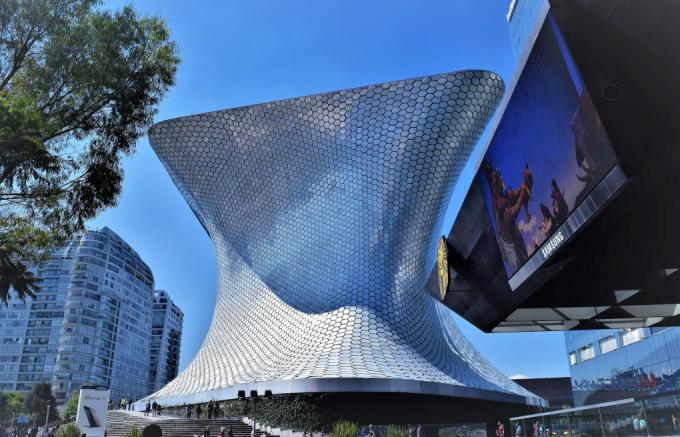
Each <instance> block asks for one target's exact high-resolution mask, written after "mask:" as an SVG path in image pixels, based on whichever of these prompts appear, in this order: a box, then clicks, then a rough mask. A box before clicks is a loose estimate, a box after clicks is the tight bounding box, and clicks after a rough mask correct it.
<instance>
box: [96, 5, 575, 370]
mask: <svg viewBox="0 0 680 437" xmlns="http://www.w3.org/2000/svg"><path fill="white" fill-rule="evenodd" d="M126 3H128V2H123V1H117V0H116V1H107V2H106V3H105V4H106V7H112V8H119V7H121V6H122V5H124V4H126ZM508 3H509V2H506V1H504V0H486V1H479V0H456V1H451V0H448V1H447V0H441V1H434V0H418V1H399V0H390V1H370V2H367V1H354V0H351V1H348V0H342V1H339V0H338V1H336V0H329V1H318V0H316V1H308V0H295V1H271V0H248V1H237V0H233V1H231V0H230V1H219V2H218V1H210V2H208V1H191V2H189V1H163V2H159V1H154V0H143V1H133V2H132V4H133V6H134V7H135V9H136V10H138V11H139V12H141V13H147V14H157V15H160V16H161V17H163V18H164V19H165V20H166V21H167V22H168V25H169V27H170V29H171V32H172V38H173V39H175V40H176V42H177V44H178V46H179V55H180V57H181V59H182V63H181V65H180V66H179V70H178V74H177V85H176V86H175V87H174V88H173V89H172V90H171V91H170V92H169V94H168V96H167V97H166V99H165V100H164V101H163V103H162V104H161V106H160V112H159V114H158V115H157V117H156V120H157V121H160V120H165V119H168V118H172V117H177V116H182V115H188V114H192V113H197V112H205V111H210V110H215V109H224V108H230V107H237V106H242V105H246V104H253V103H260V102H265V101H270V100H276V99H282V98H289V97H294V96H301V95H306V94H314V93H319V92H324V91H331V90H337V89H343V88H349V87H355V86H360V85H367V84H371V83H379V82H385V81H390V80H396V79H405V78H411V77H417V76H423V75H430V74H437V73H444V72H449V71H455V70H460V69H466V68H476V69H487V70H492V71H495V72H496V73H499V74H500V75H501V76H503V77H504V78H505V79H506V81H508V80H509V79H510V77H511V75H512V71H513V68H514V59H513V55H512V50H511V48H510V43H509V34H508V30H507V22H506V20H505V14H506V12H507V7H508ZM124 169H125V182H124V184H123V193H122V195H121V196H120V198H119V200H118V204H117V206H116V207H113V208H110V209H108V210H106V211H105V212H103V213H102V214H101V215H100V216H99V217H98V218H97V219H96V220H93V221H92V222H90V223H89V226H90V227H93V228H96V227H100V226H109V227H110V228H111V229H113V230H114V231H115V232H117V233H118V234H119V235H120V236H121V237H123V238H124V239H125V240H126V241H127V242H128V243H129V244H130V245H132V246H133V247H134V248H135V249H136V250H137V252H138V253H139V254H140V255H141V256H142V258H143V259H144V260H145V261H146V262H147V263H148V264H149V266H150V267H151V269H152V270H153V272H154V276H155V279H156V288H159V289H165V290H167V291H168V292H169V293H170V295H171V296H172V298H173V299H174V300H175V301H176V302H177V304H178V305H179V306H180V307H181V308H182V309H183V311H184V314H185V316H184V335H183V339H182V354H181V360H180V366H181V368H184V367H186V365H187V364H188V363H189V361H190V360H191V358H192V357H193V356H194V354H195V352H196V351H197V350H198V348H199V347H200V344H201V342H202V341H203V337H204V335H205V333H206V332H207V329H208V326H209V324H210V320H211V317H212V309H213V305H214V300H215V289H216V284H215V257H214V253H213V249H212V245H211V242H210V240H209V238H208V237H207V235H206V234H205V232H204V231H203V229H202V227H201V225H200V224H199V223H198V221H197V220H196V219H195V217H194V216H193V213H192V212H191V211H190V209H189V207H188V206H187V205H186V203H185V201H184V200H183V198H182V197H181V196H180V194H179V192H178V191H177V189H176V188H175V186H174V185H173V183H172V181H171V180H170V177H169V176H168V175H167V173H166V172H165V170H164V169H163V167H162V165H161V163H160V162H159V161H158V159H157V158H156V156H155V154H154V153H153V151H152V150H151V148H150V147H149V143H148V141H147V139H146V138H144V139H142V140H140V141H139V143H138V145H137V152H136V154H135V155H134V156H133V157H131V158H129V159H127V160H126V161H125V163H124ZM471 178H472V170H470V169H468V171H467V172H466V175H465V177H464V178H463V179H464V180H467V181H468V182H469V180H470V179H471ZM464 194H465V190H460V189H457V190H456V194H455V196H454V199H453V200H452V207H451V208H450V209H451V211H453V210H455V207H456V205H457V204H458V203H459V202H460V200H461V196H462V195H464ZM451 214H452V213H450V214H449V216H450V217H449V219H451V218H452V217H453V216H452V215H451ZM455 318H456V320H457V321H458V323H459V324H460V326H461V328H462V330H463V332H464V333H465V334H466V335H467V336H468V337H469V338H470V339H471V340H472V342H473V343H474V344H475V345H476V346H477V347H478V348H479V350H480V351H481V352H482V353H483V354H484V355H485V356H487V357H488V358H489V359H490V360H491V361H492V362H493V363H494V364H495V365H496V366H497V367H498V368H499V369H501V370H502V371H503V372H505V373H506V374H508V375H510V376H512V375H517V374H522V375H527V376H531V377H539V376H564V375H567V374H568V367H567V362H566V353H565V347H564V340H563V336H562V334H561V333H529V334H484V333H482V332H480V331H479V330H477V329H476V328H474V327H472V326H471V325H469V324H468V323H466V322H465V321H463V320H462V319H461V318H460V317H458V316H455Z"/></svg>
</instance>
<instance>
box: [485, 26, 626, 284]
mask: <svg viewBox="0 0 680 437" xmlns="http://www.w3.org/2000/svg"><path fill="white" fill-rule="evenodd" d="M616 163H617V160H616V157H615V155H614V152H613V150H612V147H611V145H610V143H609V140H608V138H607V135H606V133H605V130H604V128H603V126H602V122H601V120H600V118H599V116H598V115H597V112H596V110H595V108H594V106H593V102H592V100H591V98H590V96H589V94H588V92H587V91H586V89H585V87H584V86H583V83H582V81H581V78H580V76H579V74H578V71H577V69H576V67H575V65H574V63H573V61H572V59H571V57H570V55H569V53H568V49H567V47H566V45H565V43H564V41H563V40H562V38H561V35H560V34H559V30H558V29H557V26H556V25H555V24H554V22H553V20H552V18H551V16H550V15H549V14H548V17H547V19H546V21H545V22H544V24H543V27H542V29H541V31H540V33H539V35H538V37H537V39H536V42H535V44H534V47H533V49H532V51H531V54H530V56H529V58H528V60H527V63H526V65H525V67H524V70H523V72H522V75H521V77H520V79H519V81H518V82H517V86H516V87H515V90H514V92H513V94H512V97H511V98H510V101H509V103H508V106H507V108H506V110H505V112H504V114H503V117H502V119H501V121H500V123H499V125H498V128H497V130H496V132H495V134H494V137H493V139H492V141H491V144H490V145H489V149H488V151H487V153H486V155H485V158H484V161H483V162H482V166H481V168H480V170H479V173H478V178H479V182H480V185H481V187H482V192H483V195H484V199H485V202H486V204H487V208H488V210H489V213H490V215H491V220H492V223H493V228H494V232H495V234H496V239H497V241H498V245H499V248H500V252H501V257H502V258H503V263H504V265H505V269H506V273H507V275H508V277H509V278H511V281H510V282H511V286H512V285H513V281H512V277H513V276H515V275H516V274H517V273H518V271H520V270H521V269H522V268H523V266H525V264H527V263H528V262H529V261H530V260H531V259H532V257H538V258H540V259H539V260H537V261H536V262H534V263H533V264H534V267H535V265H537V263H538V262H539V261H540V262H542V261H544V260H545V259H547V257H548V256H549V255H550V254H551V253H552V252H553V251H554V250H555V249H556V248H557V247H558V246H560V245H561V244H563V243H564V241H566V239H567V238H568V237H569V236H571V235H572V234H573V231H575V230H576V229H575V228H577V227H578V226H580V225H582V224H583V222H584V220H581V221H579V222H578V223H576V225H574V224H572V226H569V227H568V229H564V230H563V229H562V228H563V226H562V225H563V224H565V222H567V221H568V219H569V217H570V216H571V215H572V214H573V213H574V211H575V210H576V209H577V208H578V207H579V206H580V205H581V204H582V203H584V200H586V199H588V198H589V196H591V194H592V193H593V190H595V189H596V187H597V186H598V185H600V184H601V183H602V182H603V179H605V178H606V177H608V175H609V174H610V173H611V172H612V170H613V169H614V168H615V167H616V168H617V169H618V166H616ZM619 170H620V169H619ZM620 176H621V177H619V178H618V179H617V183H616V184H615V185H616V186H615V189H618V188H619V187H620V186H621V185H622V182H621V181H622V180H624V179H625V178H624V177H623V176H622V173H621V175H620ZM610 185H611V184H610ZM609 188H611V186H610V187H609ZM615 189H614V190H611V189H610V190H607V192H608V193H609V194H611V193H613V191H615ZM604 197H605V198H606V197H608V196H604ZM596 200H598V202H596V203H597V206H598V207H599V206H601V204H602V202H600V200H602V196H597V198H596ZM586 203H590V205H589V207H590V208H589V211H590V212H589V214H590V215H592V214H594V211H595V210H596V209H597V208H593V207H592V206H593V205H592V202H586ZM579 216H581V218H582V217H583V215H582V214H579ZM530 264H531V263H530ZM533 270H535V268H533ZM530 273H531V272H523V274H522V275H520V276H522V279H521V280H524V279H526V277H527V275H528V274H530ZM520 282H521V281H520ZM517 283H518V281H517V280H515V283H514V285H517ZM514 288H515V287H514V286H513V289H514Z"/></svg>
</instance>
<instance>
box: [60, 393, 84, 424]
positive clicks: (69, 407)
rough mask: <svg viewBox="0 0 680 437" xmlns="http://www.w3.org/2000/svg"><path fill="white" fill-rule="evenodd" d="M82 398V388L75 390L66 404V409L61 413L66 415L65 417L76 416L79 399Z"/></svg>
mask: <svg viewBox="0 0 680 437" xmlns="http://www.w3.org/2000/svg"><path fill="white" fill-rule="evenodd" d="M79 400H80V390H73V392H72V393H71V397H70V398H69V400H68V402H66V406H65V407H64V411H63V412H62V413H61V414H62V416H64V419H66V418H67V417H73V418H75V417H76V414H78V401H79Z"/></svg>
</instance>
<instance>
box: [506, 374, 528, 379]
mask: <svg viewBox="0 0 680 437" xmlns="http://www.w3.org/2000/svg"><path fill="white" fill-rule="evenodd" d="M510 379H529V377H528V376H526V375H523V374H521V373H518V374H516V375H512V376H511V377H510Z"/></svg>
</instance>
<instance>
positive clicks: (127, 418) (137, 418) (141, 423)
mask: <svg viewBox="0 0 680 437" xmlns="http://www.w3.org/2000/svg"><path fill="white" fill-rule="evenodd" d="M151 424H155V425H158V426H160V427H161V430H162V431H163V437H192V436H194V435H198V436H202V435H203V430H205V427H206V426H209V427H210V435H211V437H212V436H219V434H220V428H221V427H225V428H226V429H229V427H230V426H231V430H232V432H233V433H234V437H250V433H251V431H252V427H251V426H250V425H246V424H245V423H243V422H241V421H236V420H229V419H180V418H176V417H167V418H164V417H154V418H152V417H148V416H147V417H144V416H142V415H141V414H140V413H134V412H132V413H131V412H127V411H122V410H120V411H118V410H112V411H109V412H108V414H107V415H106V437H123V436H124V435H125V433H126V432H127V431H128V430H129V429H130V428H131V427H132V425H136V426H137V428H138V429H139V430H140V431H142V430H143V429H144V428H145V427H146V426H149V425H151ZM255 435H256V437H278V436H270V435H269V434H267V433H265V432H262V431H256V432H255Z"/></svg>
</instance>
